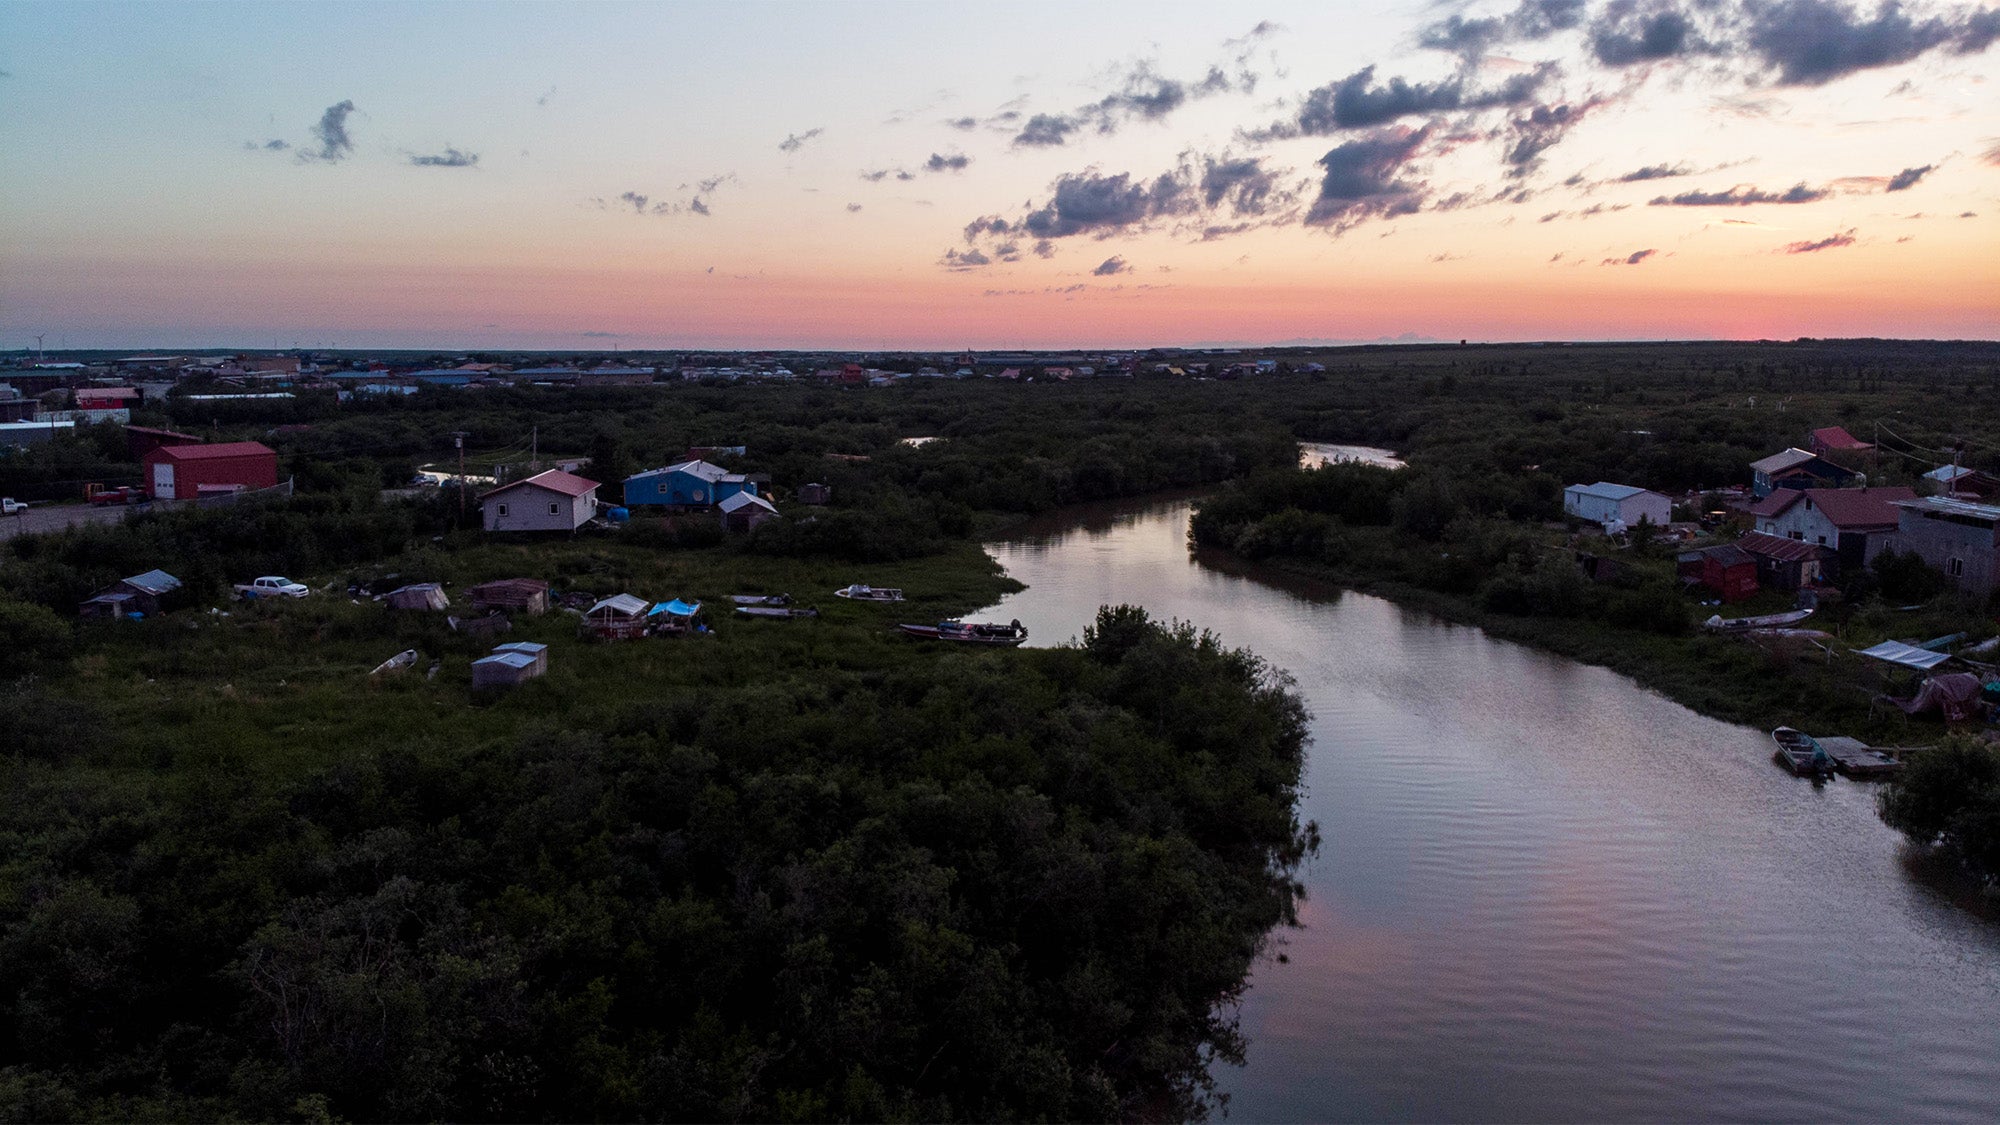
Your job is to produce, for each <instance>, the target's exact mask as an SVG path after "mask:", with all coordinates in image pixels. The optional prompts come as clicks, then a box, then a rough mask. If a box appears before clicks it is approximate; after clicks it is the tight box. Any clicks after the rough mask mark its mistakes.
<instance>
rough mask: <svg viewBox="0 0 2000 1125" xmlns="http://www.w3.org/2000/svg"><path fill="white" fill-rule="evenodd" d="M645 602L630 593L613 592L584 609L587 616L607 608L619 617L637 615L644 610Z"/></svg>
mask: <svg viewBox="0 0 2000 1125" xmlns="http://www.w3.org/2000/svg"><path fill="white" fill-rule="evenodd" d="M646 607H647V602H646V600H645V599H643V598H635V597H633V596H632V595H630V594H613V595H611V596H610V597H608V598H605V599H604V600H602V601H600V602H598V603H597V604H596V605H594V606H591V607H590V608H589V609H587V610H585V611H584V616H585V617H588V616H590V615H591V614H593V613H596V612H597V611H598V610H600V609H608V610H610V611H611V612H613V613H615V614H617V615H618V616H620V617H637V616H639V615H640V614H642V613H645V612H646Z"/></svg>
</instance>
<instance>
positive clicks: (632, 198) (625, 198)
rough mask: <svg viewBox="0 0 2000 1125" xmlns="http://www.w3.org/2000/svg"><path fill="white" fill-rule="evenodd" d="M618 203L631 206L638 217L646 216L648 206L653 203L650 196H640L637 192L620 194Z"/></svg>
mask: <svg viewBox="0 0 2000 1125" xmlns="http://www.w3.org/2000/svg"><path fill="white" fill-rule="evenodd" d="M618 201H619V202H621V203H629V204H631V205H632V211H633V213H634V214H638V215H643V214H645V213H646V204H648V203H650V202H652V200H651V198H650V197H649V196H644V195H640V194H639V193H638V192H636V191H625V192H620V193H618Z"/></svg>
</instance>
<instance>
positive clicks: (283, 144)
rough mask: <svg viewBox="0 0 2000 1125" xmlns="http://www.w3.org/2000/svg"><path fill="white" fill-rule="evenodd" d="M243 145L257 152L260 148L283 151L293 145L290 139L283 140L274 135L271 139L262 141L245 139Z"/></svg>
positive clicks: (267, 150)
mask: <svg viewBox="0 0 2000 1125" xmlns="http://www.w3.org/2000/svg"><path fill="white" fill-rule="evenodd" d="M243 147H244V148H246V149H249V150H250V151H251V152H257V151H260V150H261V151H264V152H283V151H285V150H286V149H288V148H290V147H292V145H291V142H290V141H281V140H278V139H277V138H275V137H274V138H272V139H271V140H268V141H264V142H262V143H259V142H257V141H244V142H243Z"/></svg>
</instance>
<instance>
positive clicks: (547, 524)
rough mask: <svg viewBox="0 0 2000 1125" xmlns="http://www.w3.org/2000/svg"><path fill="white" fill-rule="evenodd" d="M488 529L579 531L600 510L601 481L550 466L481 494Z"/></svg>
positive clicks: (480, 501) (484, 518)
mask: <svg viewBox="0 0 2000 1125" xmlns="http://www.w3.org/2000/svg"><path fill="white" fill-rule="evenodd" d="M479 509H480V515H481V517H482V519H483V520H484V522H485V525H486V530H488V531H575V530H576V529H577V528H579V527H582V526H583V525H584V523H585V522H587V521H588V520H589V519H590V518H591V517H592V516H595V515H596V514H597V482H596V481H594V480H586V479H585V478H583V477H580V476H577V475H576V474H575V473H566V472H563V471H562V470H561V469H550V470H548V471H547V472H541V473H536V474H535V475H534V476H531V477H523V478H521V479H520V480H517V481H515V482H513V483H512V484H503V485H501V486H500V487H499V488H496V489H494V490H492V491H491V492H488V493H485V494H483V495H482V496H480V498H479Z"/></svg>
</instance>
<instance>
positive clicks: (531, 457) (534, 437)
mask: <svg viewBox="0 0 2000 1125" xmlns="http://www.w3.org/2000/svg"><path fill="white" fill-rule="evenodd" d="M528 469H529V471H530V472H535V473H539V472H541V471H542V427H541V426H539V425H537V426H536V427H535V428H534V429H532V430H530V431H528Z"/></svg>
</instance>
